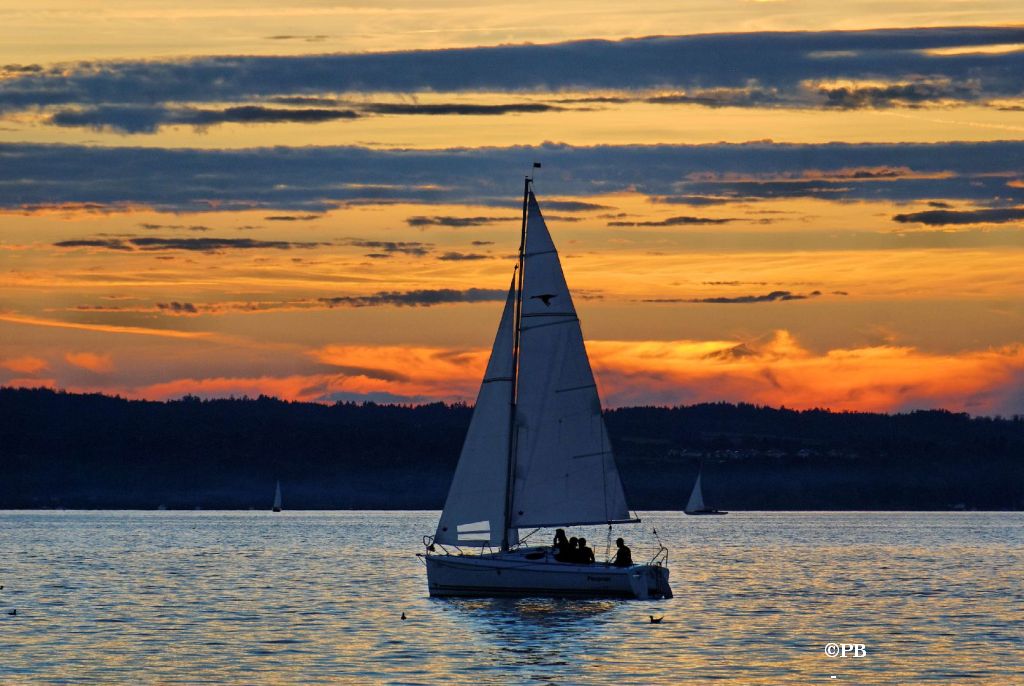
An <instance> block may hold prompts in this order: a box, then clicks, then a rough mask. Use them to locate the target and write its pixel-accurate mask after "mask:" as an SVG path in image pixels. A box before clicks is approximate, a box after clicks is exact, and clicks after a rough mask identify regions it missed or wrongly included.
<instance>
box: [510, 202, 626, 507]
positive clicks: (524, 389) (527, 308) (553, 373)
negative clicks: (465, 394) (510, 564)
mask: <svg viewBox="0 0 1024 686" xmlns="http://www.w3.org/2000/svg"><path fill="white" fill-rule="evenodd" d="M523 269H524V271H523V294H522V319H521V323H520V331H521V334H520V343H519V381H518V386H519V387H518V398H517V408H516V410H517V412H516V432H517V434H516V461H515V488H514V493H513V501H512V526H513V527H538V526H561V525H573V524H599V523H601V524H603V523H606V522H615V521H629V520H630V515H629V509H628V507H627V505H626V498H625V494H624V493H623V490H622V482H621V481H620V479H619V472H618V469H617V468H616V466H615V459H614V457H613V456H612V449H611V443H610V442H609V440H608V432H607V431H606V429H605V425H604V419H603V418H602V416H601V401H600V398H599V397H598V393H597V386H596V385H595V383H594V375H593V372H592V371H591V369H590V361H589V359H588V358H587V351H586V348H585V347H584V345H583V333H582V331H581V330H580V324H579V320H578V319H577V318H576V309H575V307H573V303H572V297H571V296H570V295H569V288H568V286H567V285H566V283H565V276H564V275H563V273H562V265H561V263H560V262H559V260H558V253H557V252H556V251H555V246H554V243H553V242H552V241H551V235H550V234H549V233H548V229H547V225H546V224H545V223H544V218H543V216H541V213H540V208H539V207H538V205H537V200H536V198H534V196H533V193H532V192H531V193H530V195H529V204H528V212H527V229H526V250H525V257H524V268H523Z"/></svg>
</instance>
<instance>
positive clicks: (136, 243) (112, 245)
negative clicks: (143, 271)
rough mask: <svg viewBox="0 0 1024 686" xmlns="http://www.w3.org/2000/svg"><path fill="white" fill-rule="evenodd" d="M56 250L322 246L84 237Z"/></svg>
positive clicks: (59, 243) (246, 240)
mask: <svg viewBox="0 0 1024 686" xmlns="http://www.w3.org/2000/svg"><path fill="white" fill-rule="evenodd" d="M54 245H55V246H56V247H58V248H102V249H105V250H118V251H133V250H141V251H157V250H188V251H194V252H219V251H222V250H265V249H271V250H290V249H292V248H314V247H316V246H320V245H326V244H325V243H318V242H308V241H261V240H256V239H253V238H212V237H211V238H157V237H152V238H151V237H148V236H145V237H140V238H87V239H72V240H66V241H57V242H56V243H54Z"/></svg>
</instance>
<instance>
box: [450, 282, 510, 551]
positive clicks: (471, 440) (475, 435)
mask: <svg viewBox="0 0 1024 686" xmlns="http://www.w3.org/2000/svg"><path fill="white" fill-rule="evenodd" d="M515 302H516V291H515V283H514V282H513V285H512V287H511V288H510V289H509V293H508V299H507V300H506V301H505V309H504V311H503V312H502V315H501V323H500V324H499V325H498V333H497V335H496V336H495V338H494V346H493V347H492V348H491V358H490V361H488V363H487V371H486V372H485V373H484V380H483V383H481V384H480V393H479V394H478V395H477V398H476V407H475V408H474V409H473V418H472V419H471V420H470V423H469V431H468V433H467V434H466V441H465V443H463V445H462V454H461V455H460V457H459V464H458V467H456V469H455V477H454V478H453V479H452V485H451V487H450V488H449V490H448V499H447V500H446V501H445V504H444V511H443V512H442V513H441V521H440V522H438V525H437V532H436V533H435V534H434V541H436V542H437V543H443V544H448V545H459V546H466V545H469V546H474V545H475V546H492V547H497V546H499V545H501V541H502V527H503V525H504V524H503V522H504V521H505V498H506V492H507V490H508V456H509V432H510V430H511V411H512V364H513V359H512V345H513V337H512V334H513V327H514V326H515ZM516 533H517V532H516V531H515V530H514V529H513V530H511V531H510V532H509V544H510V545H512V544H515V543H517V542H518V537H517V535H516Z"/></svg>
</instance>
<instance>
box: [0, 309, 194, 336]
mask: <svg viewBox="0 0 1024 686" xmlns="http://www.w3.org/2000/svg"><path fill="white" fill-rule="evenodd" d="M0 321H2V322H11V323H12V324H28V325H31V326H48V327H54V328H59V329H80V330H82V331H103V332H106V333H132V334H138V335H142V336H162V337H165V338H206V337H208V336H209V335H210V334H209V333H207V332H205V331H176V330H174V329H150V328H146V327H142V326H114V325H112V324H82V323H79V322H63V321H60V320H57V319H43V318H41V317H31V316H28V315H18V314H0Z"/></svg>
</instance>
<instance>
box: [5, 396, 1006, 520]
mask: <svg viewBox="0 0 1024 686" xmlns="http://www.w3.org/2000/svg"><path fill="white" fill-rule="evenodd" d="M470 414H471V408H468V407H466V406H464V405H444V404H440V403H438V404H432V405H421V406H417V407H405V406H394V405H375V404H372V403H367V404H353V403H339V404H336V405H330V406H327V405H319V404H314V403H293V402H284V401H280V400H276V399H273V398H266V397H260V398H258V399H254V400H253V399H228V400H199V399H198V398H189V397H186V398H183V399H181V400H176V401H170V402H151V401H128V400H124V399H121V398H113V397H109V396H103V395H78V394H71V393H61V392H54V391H50V390H45V389H33V390H25V389H10V388H3V389H0V508H5V509H6V508H32V507H68V508H155V507H158V506H161V505H162V506H165V507H167V508H171V509H174V508H189V509H191V508H194V507H201V508H204V509H214V508H249V507H256V508H260V509H262V508H266V507H269V504H270V501H271V499H272V497H273V490H274V482H275V481H276V480H280V481H281V484H282V490H283V492H284V500H285V508H286V509H287V508H293V509H306V508H310V509H316V508H324V509H330V508H395V509H402V508H410V509H420V508H424V509H429V508H439V507H440V506H441V505H442V504H443V502H444V497H445V494H446V492H447V488H448V483H449V480H450V479H451V474H452V471H453V470H454V468H455V463H456V461H457V460H458V455H459V450H460V448H461V445H462V439H463V436H464V434H465V431H466V427H467V426H468V423H469V418H470ZM606 418H607V422H608V429H609V432H610V434H611V437H612V442H613V444H614V447H615V450H616V459H617V461H618V464H619V468H620V471H621V472H622V477H623V481H624V483H625V486H626V491H627V494H628V495H629V498H630V504H631V505H632V506H633V507H635V508H636V509H638V510H650V509H681V508H682V506H683V505H684V504H685V503H686V499H687V497H688V495H689V490H690V487H691V485H692V484H693V480H694V478H695V477H696V473H697V468H698V465H699V464H701V463H703V465H704V467H703V468H704V492H705V500H706V501H707V502H708V504H709V505H712V506H715V507H718V508H722V509H950V508H967V509H1024V418H1022V417H1014V418H1011V419H1001V418H994V419H993V418H971V417H969V416H967V415H965V414H953V413H950V412H944V411H928V412H911V413H908V414H898V415H884V414H866V413H834V412H827V411H822V410H810V411H800V412H797V411H792V410H786V409H773V408H766V407H755V406H753V405H738V406H737V405H730V404H725V403H716V404H702V405H694V406H689V407H677V408H656V407H634V408H625V409H619V410H612V411H608V412H607V413H606Z"/></svg>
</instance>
